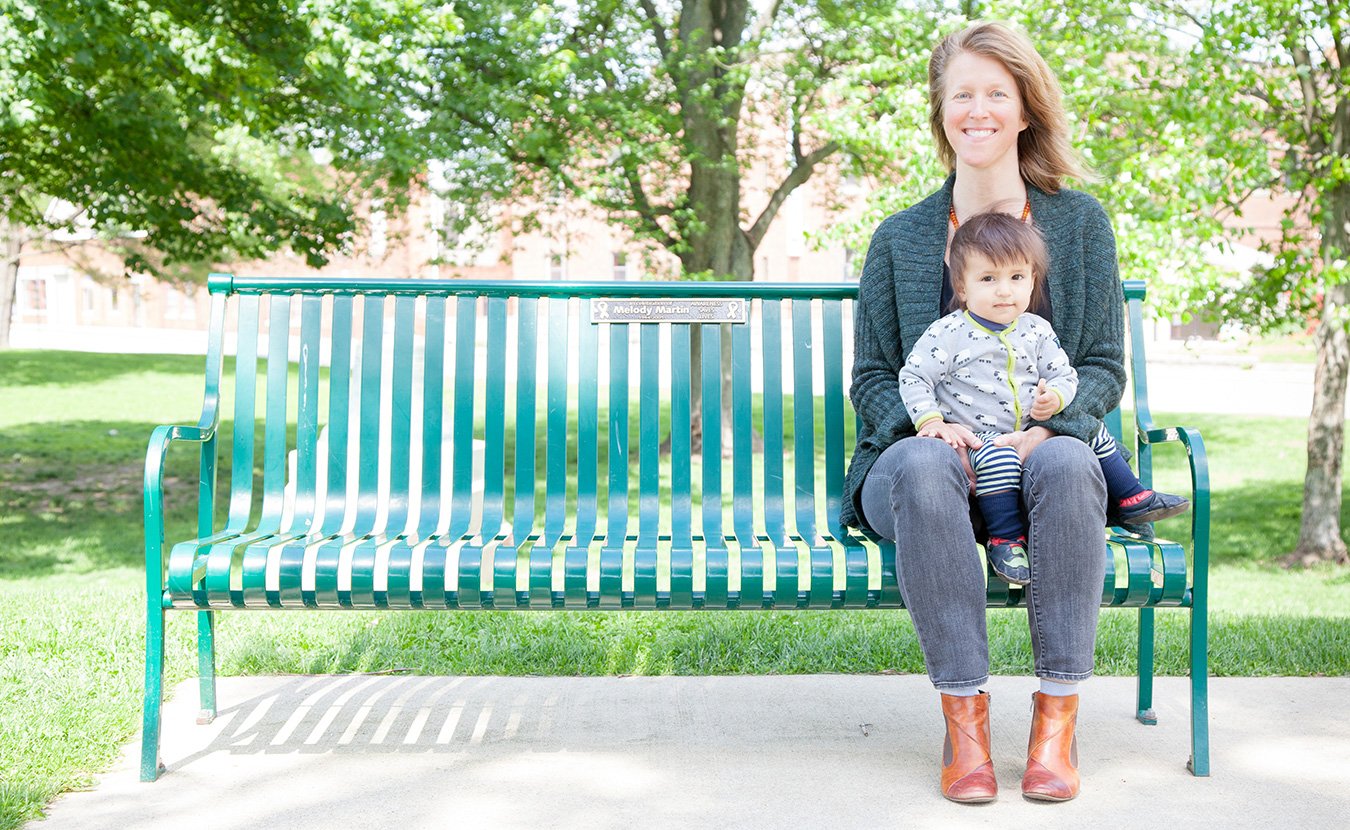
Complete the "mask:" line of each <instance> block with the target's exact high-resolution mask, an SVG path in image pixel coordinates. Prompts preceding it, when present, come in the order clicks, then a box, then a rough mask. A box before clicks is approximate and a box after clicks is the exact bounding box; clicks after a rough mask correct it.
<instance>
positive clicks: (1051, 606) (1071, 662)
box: [862, 436, 1106, 690]
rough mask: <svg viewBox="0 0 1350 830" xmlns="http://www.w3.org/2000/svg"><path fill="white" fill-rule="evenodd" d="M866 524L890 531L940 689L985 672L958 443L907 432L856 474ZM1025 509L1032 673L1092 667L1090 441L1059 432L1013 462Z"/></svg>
mask: <svg viewBox="0 0 1350 830" xmlns="http://www.w3.org/2000/svg"><path fill="white" fill-rule="evenodd" d="M862 506H863V511H864V513H865V514H866V517H867V523H868V524H869V525H871V526H872V527H873V528H874V529H875V530H876V531H877V532H878V533H880V534H882V535H883V536H887V537H889V538H892V539H894V540H895V559H896V563H895V564H896V568H895V570H896V575H897V576H898V578H899V581H900V592H901V595H902V596H903V597H904V599H905V606H906V607H907V608H909V613H910V617H911V618H912V619H913V620H914V629H915V631H916V633H917V634H918V637H919V645H920V647H921V648H922V649H923V654H924V661H925V663H926V664H927V667H928V677H929V679H930V680H932V681H933V685H934V686H935V687H937V688H938V689H939V690H942V689H957V688H964V687H970V686H980V685H982V684H984V683H985V682H986V681H987V680H988V679H989V637H988V632H987V629H986V626H985V605H986V597H985V571H984V567H983V566H982V564H981V561H980V558H979V552H978V550H977V549H976V542H975V532H974V529H973V527H972V524H971V503H970V481H969V479H968V478H967V477H966V473H965V469H964V468H963V467H962V466H961V461H960V458H959V457H958V456H957V454H956V451H955V450H953V449H952V448H951V447H949V446H948V445H947V444H945V443H944V442H942V441H940V440H938V439H936V438H918V437H914V438H905V439H902V440H900V441H897V442H896V443H895V444H892V445H891V446H890V447H889V448H887V449H886V451H885V452H883V453H882V454H881V457H880V458H878V459H877V461H876V463H875V464H874V465H873V466H872V469H871V470H870V471H869V472H868V474H867V480H866V481H865V482H864V483H863V491H862ZM1022 507H1023V509H1024V510H1025V512H1026V517H1027V545H1028V550H1027V554H1028V557H1029V558H1030V560H1031V584H1030V585H1028V586H1027V588H1026V591H1027V618H1028V621H1029V623H1030V626H1031V647H1032V653H1033V655H1034V659H1035V671H1036V676H1037V677H1044V678H1049V679H1051V680H1063V681H1070V682H1073V681H1078V680H1084V679H1086V678H1088V677H1090V676H1091V675H1092V664H1093V650H1094V647H1095V645H1096V640H1097V613H1098V610H1099V606H1100V603H1101V598H1102V581H1103V580H1104V579H1105V578H1106V554H1105V546H1106V543H1105V537H1104V536H1103V533H1102V529H1103V528H1104V527H1105V526H1106V482H1105V481H1104V480H1103V478H1102V472H1101V465H1100V464H1099V463H1098V462H1097V458H1096V456H1094V455H1093V453H1092V450H1091V448H1089V447H1088V445H1087V444H1084V443H1083V442H1082V441H1079V440H1078V439H1077V438H1070V437H1067V436H1057V437H1054V438H1051V439H1049V440H1047V441H1045V442H1043V443H1042V444H1041V445H1040V446H1038V447H1037V448H1036V449H1035V450H1034V451H1032V453H1031V455H1030V456H1028V457H1027V459H1026V462H1025V464H1024V465H1023V470H1022Z"/></svg>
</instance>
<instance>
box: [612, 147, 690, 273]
mask: <svg viewBox="0 0 1350 830" xmlns="http://www.w3.org/2000/svg"><path fill="white" fill-rule="evenodd" d="M622 169H623V177H624V181H626V182H628V190H629V192H630V193H632V194H633V204H632V205H616V206H615V207H618V208H619V209H624V208H627V209H630V210H632V211H634V212H635V213H637V215H638V218H639V219H640V220H641V222H642V227H643V228H645V229H646V233H647V235H648V236H650V237H652V238H653V239H655V240H656V241H657V242H659V243H661V245H662V246H664V247H665V249H666V250H668V251H672V252H673V251H674V250H675V249H676V248H677V247H678V246H679V244H680V240H678V239H676V238H675V237H673V236H671V235H670V234H669V233H668V232H667V231H666V229H665V228H663V227H661V223H660V222H659V221H657V217H659V216H669V215H671V214H672V213H674V211H673V210H671V209H669V208H659V207H655V206H653V205H652V202H651V199H649V198H648V197H647V189H646V188H644V187H643V186H642V177H641V176H640V175H639V174H638V171H637V169H636V168H635V167H634V166H633V165H632V164H628V163H625V164H624V165H623V167H622Z"/></svg>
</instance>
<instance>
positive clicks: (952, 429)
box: [919, 418, 984, 493]
mask: <svg viewBox="0 0 1350 830" xmlns="http://www.w3.org/2000/svg"><path fill="white" fill-rule="evenodd" d="M919 435H920V436H921V437H924V438H936V439H938V440H939V441H946V442H947V444H948V445H949V446H950V447H951V448H952V449H954V450H956V454H957V455H959V456H961V466H962V467H964V468H965V470H966V478H968V479H970V492H972V493H974V492H975V468H974V467H972V466H971V464H970V451H971V450H973V449H978V448H979V447H980V445H981V444H983V443H984V442H983V441H981V440H980V439H979V437H978V436H977V435H975V433H973V432H971V431H970V429H969V428H968V427H964V426H962V425H961V424H949V423H947V422H946V421H944V420H942V419H941V418H932V419H929V420H927V421H924V422H923V426H922V427H920V429H919Z"/></svg>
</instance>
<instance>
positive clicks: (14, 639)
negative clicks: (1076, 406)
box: [0, 352, 1350, 830]
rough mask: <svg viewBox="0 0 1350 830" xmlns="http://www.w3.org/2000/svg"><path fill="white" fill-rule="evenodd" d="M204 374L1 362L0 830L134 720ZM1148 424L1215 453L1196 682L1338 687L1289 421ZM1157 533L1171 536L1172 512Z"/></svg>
mask: <svg viewBox="0 0 1350 830" xmlns="http://www.w3.org/2000/svg"><path fill="white" fill-rule="evenodd" d="M202 363H203V360H202V358H200V357H180V356H139V355H95V354H83V353H64V352H0V400H2V401H3V402H4V403H3V406H0V771H2V774H3V778H2V779H0V830H8V829H9V828H14V827H17V826H19V824H20V823H22V822H23V821H25V820H27V819H28V818H32V817H34V816H36V815H38V814H39V812H40V810H41V807H42V805H43V804H44V803H46V802H47V801H49V800H50V799H51V798H53V797H55V796H56V795H57V794H58V793H60V792H61V791H64V790H68V789H72V788H78V787H81V786H84V785H85V784H86V783H87V782H88V781H89V780H90V778H91V776H92V775H93V774H94V773H96V772H98V771H99V770H101V769H104V768H106V767H107V765H108V764H109V763H110V762H111V760H112V759H113V758H114V757H115V756H116V753H117V752H118V750H119V747H120V745H121V744H123V743H124V742H125V741H126V740H127V739H128V738H130V737H131V736H132V735H133V734H134V732H135V730H136V729H137V728H138V727H139V714H140V707H141V701H140V695H141V683H142V674H141V673H142V666H143V662H142V661H143V649H144V635H143V627H144V602H145V600H144V587H143V581H144V578H143V573H142V570H143V569H142V556H143V554H142V528H141V498H140V485H141V478H142V475H143V469H142V467H143V463H144V461H143V459H144V453H145V442H146V439H147V437H148V436H149V433H150V431H151V429H153V427H154V426H155V425H157V424H160V423H170V422H172V423H195V422H196V420H197V415H198V412H199V410H200V406H201V392H202V374H201V373H202ZM1157 420H1158V422H1159V423H1160V424H1162V425H1169V426H1170V425H1189V426H1197V427H1199V428H1200V429H1201V430H1202V432H1203V434H1204V437H1205V441H1206V445H1207V447H1208V450H1209V454H1210V463H1211V477H1212V484H1213V513H1214V522H1213V539H1212V570H1211V580H1210V581H1211V597H1212V599H1211V608H1212V613H1211V638H1210V652H1211V667H1212V670H1213V672H1214V673H1215V674H1217V675H1272V674H1282V675H1313V674H1347V673H1350V570H1347V569H1336V568H1323V569H1314V570H1309V571H1286V570H1283V569H1281V568H1279V567H1278V566H1277V565H1276V564H1275V561H1276V560H1277V559H1278V558H1279V557H1280V556H1281V555H1282V554H1284V553H1286V552H1288V551H1289V550H1291V549H1292V548H1293V546H1294V542H1295V538H1296V536H1297V531H1298V516H1299V510H1300V498H1301V489H1302V480H1303V467H1304V441H1305V435H1304V424H1303V421H1301V420H1300V419H1290V418H1246V417H1229V416H1217V415H1161V416H1158V417H1157ZM194 462H195V458H194V456H193V453H192V451H191V450H183V451H182V452H180V453H176V454H171V455H170V457H169V460H168V464H167V467H166V470H167V474H168V475H169V476H170V477H178V478H183V479H186V478H187V477H189V476H191V475H193V470H194ZM1155 470H1156V483H1157V485H1158V486H1159V487H1161V488H1163V489H1170V490H1172V491H1175V492H1188V490H1189V483H1188V480H1187V478H1186V472H1185V461H1184V456H1183V452H1182V450H1181V449H1180V448H1179V447H1176V446H1171V447H1167V448H1163V449H1161V450H1160V451H1159V453H1158V455H1157V457H1156V458H1155ZM227 472H228V471H224V470H222V472H221V479H220V480H221V481H225V480H227V479H226V475H227ZM180 489H181V490H184V491H189V490H190V489H191V488H190V486H186V487H183V488H180ZM194 511H195V505H194V504H191V503H187V502H186V501H182V502H181V503H180V502H178V501H174V500H172V499H171V500H170V502H169V504H168V522H169V536H170V538H183V537H185V536H187V535H190V529H191V527H192V524H193V521H194V518H193V517H194V515H195V514H194ZM1342 523H1343V525H1345V526H1347V527H1350V511H1347V512H1346V514H1345V515H1343V517H1342ZM1159 532H1160V535H1163V536H1167V537H1169V538H1174V539H1184V538H1186V537H1187V536H1188V534H1189V520H1188V519H1176V520H1171V521H1169V522H1167V523H1164V524H1163V525H1162V526H1160V528H1159ZM1135 620H1136V616H1135V615H1134V614H1133V613H1131V612H1128V611H1111V612H1106V613H1103V615H1102V622H1101V628H1100V635H1099V637H1098V647H1097V669H1098V671H1099V673H1102V674H1116V675H1131V674H1133V673H1134V671H1135V668H1134V665H1133V657H1132V654H1133V649H1134V645H1133V639H1132V638H1133V635H1134V626H1135ZM1185 620H1186V616H1185V615H1184V614H1183V613H1169V612H1166V611H1161V612H1159V613H1158V666H1157V670H1158V672H1159V673H1161V674H1184V673H1185V671H1186V662H1185V637H1186V626H1185ZM219 630H220V643H221V649H220V658H219V659H220V671H221V673H223V674H241V673H243V674H251V673H269V672H304V673H319V672H359V671H387V670H409V671H413V672H419V673H427V674H460V673H470V674H481V673H493V674H561V675H575V674H723V673H799V672H882V671H893V672H921V671H922V670H923V664H922V656H921V654H920V652H919V649H918V644H917V641H916V640H915V638H914V634H913V629H912V628H911V626H910V624H909V621H908V618H907V616H906V615H905V614H903V613H898V612H866V611H862V612H758V613H707V612H702V613H698V612H695V613H678V612H671V613H625V614H594V613H591V614H587V613H581V614H577V613H566V612H557V613H550V614H511V613H502V612H458V613H454V614H400V613H380V612H352V613H346V614H308V613H304V612H279V613H269V614H247V613H238V614H232V613H226V614H222V615H221V618H220V629H219ZM193 631H194V623H193V619H192V616H191V615H187V614H174V615H170V630H169V638H168V642H169V648H170V659H169V678H168V680H169V682H170V683H174V682H177V681H178V680H181V679H183V678H185V677H187V676H190V674H191V673H192V672H193V671H194V670H195V658H194V657H193V655H192V648H193V643H192V639H193ZM990 640H991V646H990V648H991V656H992V660H993V670H994V672H996V673H1000V674H1029V673H1030V671H1031V654H1030V646H1029V643H1028V640H1027V636H1026V623H1025V613H1024V612H1022V611H1003V612H991V617H990Z"/></svg>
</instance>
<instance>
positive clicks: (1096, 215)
mask: <svg viewBox="0 0 1350 830" xmlns="http://www.w3.org/2000/svg"><path fill="white" fill-rule="evenodd" d="M1083 201H1084V208H1083V209H1082V211H1081V213H1082V216H1081V234H1082V235H1081V246H1082V247H1081V251H1080V255H1081V257H1082V266H1081V267H1082V280H1083V285H1082V289H1083V290H1082V298H1083V299H1082V307H1081V308H1080V309H1074V312H1075V313H1078V314H1081V315H1082V320H1083V327H1082V331H1081V333H1080V335H1079V337H1078V343H1077V347H1076V348H1075V349H1074V352H1073V353H1071V354H1070V355H1069V359H1070V360H1071V361H1072V363H1073V366H1074V369H1076V370H1077V372H1078V391H1077V394H1075V396H1074V399H1073V401H1072V402H1070V404H1069V405H1068V406H1067V407H1065V408H1064V410H1063V411H1061V412H1060V413H1058V414H1056V415H1052V416H1051V417H1050V418H1049V419H1047V420H1045V421H1039V422H1035V423H1040V424H1043V425H1044V426H1046V427H1049V428H1050V429H1051V430H1053V431H1055V432H1056V433H1059V434H1061V435H1072V436H1074V437H1075V438H1078V439H1079V440H1082V441H1085V442H1091V440H1092V439H1093V437H1094V436H1095V435H1096V434H1097V431H1098V430H1099V429H1100V427H1101V419H1102V418H1103V417H1105V415H1106V413H1107V412H1110V411H1111V410H1112V409H1114V408H1115V407H1116V406H1117V405H1119V404H1120V398H1121V395H1122V394H1123V393H1124V391H1125V347H1124V341H1125V294H1124V289H1123V287H1122V286H1121V282H1120V268H1119V263H1118V261H1117V259H1116V239H1115V234H1114V233H1113V232H1112V230H1111V224H1110V222H1109V220H1108V219H1107V217H1106V211H1104V210H1102V207H1101V205H1100V204H1098V203H1097V201H1096V200H1095V199H1092V198H1091V197H1084V200H1083ZM1055 315H1056V318H1058V317H1059V315H1060V311H1059V310H1058V309H1056V310H1055Z"/></svg>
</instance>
